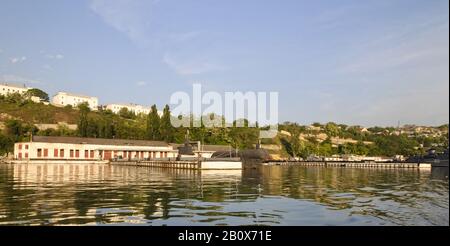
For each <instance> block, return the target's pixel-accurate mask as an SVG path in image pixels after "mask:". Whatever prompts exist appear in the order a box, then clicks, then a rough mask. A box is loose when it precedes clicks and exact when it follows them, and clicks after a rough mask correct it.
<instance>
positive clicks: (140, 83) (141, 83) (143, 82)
mask: <svg viewBox="0 0 450 246" xmlns="http://www.w3.org/2000/svg"><path fill="white" fill-rule="evenodd" d="M136 85H137V86H146V85H147V82H145V81H138V82H136Z"/></svg>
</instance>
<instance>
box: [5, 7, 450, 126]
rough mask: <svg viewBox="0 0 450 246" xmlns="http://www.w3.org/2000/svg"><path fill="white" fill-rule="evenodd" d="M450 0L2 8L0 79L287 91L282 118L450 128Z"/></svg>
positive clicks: (71, 87)
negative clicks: (446, 126) (194, 84)
mask: <svg viewBox="0 0 450 246" xmlns="http://www.w3.org/2000/svg"><path fill="white" fill-rule="evenodd" d="M448 5H449V1H448V0H389V1H383V0H367V1H360V0H354V1H346V0H339V1H337V0H328V1H325V0H322V1H312V0H310V1H302V0H292V1H290V0H282V1H275V0H274V1H270V0H266V1H260V0H226V1H225V0H222V1H218V0H217V1H211V0H210V1H206V0H205V1H203V0H182V1H181V0H134V1H133V0H117V1H112V0H78V1H72V0H40V1H32V0H27V1H26V0H1V2H0V80H2V81H10V82H18V83H23V82H26V83H27V85H29V86H33V87H38V88H42V89H44V90H45V91H47V92H48V93H49V94H51V95H52V94H55V93H56V92H57V91H70V92H76V93H84V94H88V95H93V96H98V97H99V98H100V103H102V104H106V103H112V102H133V103H140V104H145V105H150V104H154V103H156V104H157V105H163V104H166V103H168V102H169V98H170V95H171V94H172V93H173V92H175V91H187V92H190V91H191V90H192V87H191V85H192V83H197V82H198V83H201V84H202V85H203V89H204V91H210V90H214V91H218V92H225V91H238V90H239V91H244V92H245V91H278V92H279V97H280V100H279V111H280V114H279V118H280V121H286V120H289V121H296V122H299V123H302V124H309V123H312V122H317V121H318V122H328V121H335V122H339V123H346V124H360V125H365V126H373V125H382V126H386V125H397V122H398V121H400V122H401V124H408V123H413V124H425V125H439V124H443V123H448V121H449V68H448V67H449V6H448Z"/></svg>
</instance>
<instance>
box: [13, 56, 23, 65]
mask: <svg viewBox="0 0 450 246" xmlns="http://www.w3.org/2000/svg"><path fill="white" fill-rule="evenodd" d="M26 60H27V57H26V56H22V57H13V58H11V59H10V61H11V63H12V64H15V63H19V62H24V61H26Z"/></svg>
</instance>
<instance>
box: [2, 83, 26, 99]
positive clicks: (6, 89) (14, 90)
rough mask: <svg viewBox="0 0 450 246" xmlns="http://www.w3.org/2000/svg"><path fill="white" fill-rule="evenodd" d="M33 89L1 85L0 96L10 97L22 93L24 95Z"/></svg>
mask: <svg viewBox="0 0 450 246" xmlns="http://www.w3.org/2000/svg"><path fill="white" fill-rule="evenodd" d="M29 89H31V88H24V87H16V86H9V85H4V84H0V95H5V96H6V95H8V94H13V93H20V94H23V93H25V92H27V91H28V90H29Z"/></svg>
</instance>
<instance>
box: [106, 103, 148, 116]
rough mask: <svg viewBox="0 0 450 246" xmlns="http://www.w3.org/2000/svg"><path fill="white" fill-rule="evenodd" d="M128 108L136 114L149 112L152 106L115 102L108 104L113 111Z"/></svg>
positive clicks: (107, 107) (108, 107)
mask: <svg viewBox="0 0 450 246" xmlns="http://www.w3.org/2000/svg"><path fill="white" fill-rule="evenodd" d="M123 108H126V109H128V111H131V112H133V113H135V114H149V113H150V110H151V108H150V107H147V106H142V105H139V104H134V103H128V104H125V103H113V104H108V105H106V109H109V110H111V111H112V112H113V113H115V114H118V113H119V112H120V110H121V109H123Z"/></svg>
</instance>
